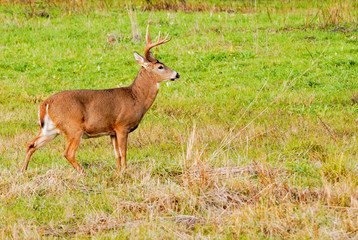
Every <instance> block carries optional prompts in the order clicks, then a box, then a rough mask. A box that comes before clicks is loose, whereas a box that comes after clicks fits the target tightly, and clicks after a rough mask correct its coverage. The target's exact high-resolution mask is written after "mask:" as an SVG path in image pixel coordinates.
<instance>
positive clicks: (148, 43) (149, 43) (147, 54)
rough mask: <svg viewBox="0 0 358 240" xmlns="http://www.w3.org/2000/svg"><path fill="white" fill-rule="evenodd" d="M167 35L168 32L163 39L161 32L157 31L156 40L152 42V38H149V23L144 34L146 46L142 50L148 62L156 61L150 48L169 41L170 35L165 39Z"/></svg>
mask: <svg viewBox="0 0 358 240" xmlns="http://www.w3.org/2000/svg"><path fill="white" fill-rule="evenodd" d="M168 36H169V33H168V35H167V36H166V37H165V38H164V39H163V34H161V33H160V32H159V36H158V42H156V43H152V40H151V39H150V35H149V25H148V27H147V33H146V35H145V42H146V46H145V50H144V55H145V57H146V58H147V60H148V61H150V62H156V61H157V59H155V58H153V57H152V55H151V54H150V49H151V48H153V47H155V46H158V45H160V44H163V43H166V42H169V41H170V40H172V37H170V38H169V39H167V38H168Z"/></svg>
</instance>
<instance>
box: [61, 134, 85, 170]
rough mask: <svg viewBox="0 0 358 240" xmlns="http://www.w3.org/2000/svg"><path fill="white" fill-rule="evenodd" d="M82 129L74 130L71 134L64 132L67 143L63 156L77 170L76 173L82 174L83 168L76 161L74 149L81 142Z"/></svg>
mask: <svg viewBox="0 0 358 240" xmlns="http://www.w3.org/2000/svg"><path fill="white" fill-rule="evenodd" d="M82 134H83V131H76V132H73V133H71V134H66V137H67V144H66V149H65V153H64V156H65V158H66V159H67V160H68V161H69V162H70V163H71V164H72V166H73V167H74V168H75V169H76V170H77V172H78V173H81V174H84V173H85V172H84V170H83V169H82V167H81V166H80V165H79V164H78V162H77V161H76V157H75V156H76V150H77V148H78V145H79V144H80V142H81V138H82Z"/></svg>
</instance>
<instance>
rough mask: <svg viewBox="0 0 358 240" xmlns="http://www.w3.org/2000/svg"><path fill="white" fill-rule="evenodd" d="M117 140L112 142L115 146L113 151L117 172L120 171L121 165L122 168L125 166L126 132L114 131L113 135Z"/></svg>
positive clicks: (124, 168)
mask: <svg viewBox="0 0 358 240" xmlns="http://www.w3.org/2000/svg"><path fill="white" fill-rule="evenodd" d="M114 139H116V140H117V141H115V140H113V138H112V142H114V143H113V145H114V147H115V152H116V154H117V169H116V170H117V172H120V171H121V169H122V167H123V170H126V168H127V161H126V157H127V156H126V155H127V139H128V132H122V131H116V135H115V137H114Z"/></svg>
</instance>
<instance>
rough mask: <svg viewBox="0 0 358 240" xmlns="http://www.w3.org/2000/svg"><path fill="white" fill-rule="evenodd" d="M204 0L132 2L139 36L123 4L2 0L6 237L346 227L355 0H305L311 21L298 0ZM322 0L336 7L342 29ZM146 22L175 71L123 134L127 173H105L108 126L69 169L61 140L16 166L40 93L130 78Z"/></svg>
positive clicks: (312, 231) (31, 131)
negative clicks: (173, 6) (341, 0)
mask: <svg viewBox="0 0 358 240" xmlns="http://www.w3.org/2000/svg"><path fill="white" fill-rule="evenodd" d="M188 4H192V5H190V6H194V5H195V2H189V3H188ZM211 4H214V3H211V2H210V3H208V4H207V5H205V8H206V9H205V11H200V12H192V11H188V12H186V11H151V12H149V11H141V9H140V8H139V7H138V8H136V15H137V20H138V26H139V28H140V32H141V34H142V40H141V41H139V42H133V41H132V40H131V37H132V33H131V22H130V18H129V15H128V12H127V11H126V10H123V9H120V8H115V7H114V8H109V7H107V8H88V9H87V8H86V11H81V10H78V9H77V11H76V9H73V10H72V11H69V10H68V9H66V8H62V9H61V8H59V7H54V6H50V7H48V8H45V10H46V11H48V12H49V14H50V16H51V17H50V18H46V17H41V16H38V15H37V14H35V15H34V16H33V17H31V16H30V15H29V13H30V12H31V9H30V8H29V6H28V5H19V4H4V5H0V22H1V23H2V24H0V36H1V37H0V237H1V238H14V239H22V238H56V237H59V238H73V237H77V238H80V239H87V238H91V237H95V238H103V239H106V238H115V237H117V238H130V239H132V238H137V239H143V238H146V239H156V238H160V239H161V238H165V239H166V238H169V239H171V238H173V239H177V238H185V239H187V238H220V239H222V238H227V239H235V238H243V239H246V238H258V239H280V238H299V239H300V238H313V239H327V238H343V237H346V238H354V237H357V229H358V225H357V207H358V190H357V174H358V171H357V164H356V159H357V157H358V144H357V129H358V125H357V121H358V120H357V119H358V105H357V101H356V100H354V94H357V89H358V80H357V79H358V34H357V29H358V26H357V22H356V20H355V21H354V20H353V21H350V19H357V16H356V15H354V9H357V5H356V4H355V2H353V1H352V2H349V1H347V2H346V4H351V5H350V6H351V8H349V10H347V8H346V7H345V6H346V5H334V4H333V3H331V5H329V4H328V3H327V4H326V5H324V3H322V2H320V1H317V2H314V4H312V5H311V8H310V9H309V21H310V24H309V26H307V23H306V19H307V16H306V14H307V3H305V2H304V3H302V2H298V3H290V4H291V5H290V8H286V9H284V8H283V7H282V5H280V4H279V2H274V3H272V4H271V5H269V8H267V9H266V8H265V5H264V4H262V3H260V4H259V5H258V7H257V9H256V10H255V9H254V6H252V5H249V4H248V3H247V2H246V3H245V4H246V5H243V6H245V9H246V10H245V11H243V12H240V11H237V9H238V8H239V7H240V2H237V5H230V4H228V5H227V6H226V7H228V8H233V9H234V10H235V11H234V12H231V11H229V12H216V11H210V9H211V8H212V7H213V5H211ZM243 4H244V3H243ZM320 4H323V6H324V7H327V8H330V9H333V7H334V6H341V7H338V10H339V11H340V14H341V17H340V18H338V20H339V21H340V22H339V24H338V25H337V24H335V23H333V22H331V23H330V22H328V20H327V21H323V20H322V16H323V15H321V14H322V13H321V12H320V11H319V8H318V7H317V6H319V5H320ZM198 5H200V4H198ZM198 5H195V6H198ZM223 6H224V7H225V5H223ZM193 8H194V7H193ZM40 9H41V8H39V9H37V10H36V11H40ZM79 9H80V8H79ZM248 10H250V11H248ZM268 11H269V12H270V15H268ZM349 11H351V12H349ZM355 12H357V11H355ZM348 13H350V14H351V15H352V16H351V17H350V18H349V17H348V16H350V15H349V14H348ZM148 19H151V21H150V30H151V33H152V35H153V36H155V35H156V34H157V33H158V32H159V31H161V32H164V33H166V32H169V33H170V35H171V36H173V39H172V41H171V42H169V43H167V44H165V45H163V46H161V47H160V48H157V49H155V50H154V54H157V57H158V59H159V60H160V61H162V62H164V63H165V64H166V65H167V66H169V67H171V68H172V69H174V70H176V71H177V72H179V73H180V75H181V79H180V80H178V81H176V82H168V83H162V84H161V86H160V91H159V94H158V97H157V99H156V100H155V103H154V105H153V106H152V107H151V109H150V110H149V111H148V113H147V114H146V115H145V117H144V119H143V120H142V122H141V124H140V126H139V127H138V129H137V130H136V131H135V132H133V133H131V134H130V136H129V146H128V147H129V149H128V171H127V172H126V173H123V174H121V175H116V174H115V173H114V169H115V164H116V162H115V159H114V153H113V149H112V146H111V143H110V140H109V138H108V137H103V138H98V139H91V140H84V141H82V143H81V145H80V148H79V150H78V151H77V159H78V161H79V163H80V164H81V165H82V166H83V167H84V169H85V171H86V172H87V176H86V177H83V176H79V175H77V174H76V172H75V171H74V169H72V167H71V165H70V164H69V163H68V162H67V160H66V159H65V158H64V157H63V156H62V152H63V150H64V146H65V140H64V139H63V137H61V136H60V137H58V138H56V139H55V140H53V141H52V142H50V143H49V144H48V145H47V146H45V147H44V148H42V149H40V150H38V151H37V152H36V153H35V154H34V156H33V158H32V159H31V161H30V164H29V169H28V171H27V172H26V173H24V174H19V173H17V168H18V166H19V165H20V164H21V163H22V161H23V158H24V153H25V146H26V143H27V142H28V141H29V140H31V139H32V138H33V137H34V136H35V135H36V134H37V131H38V126H37V125H36V121H37V109H38V105H39V103H40V102H41V101H42V100H44V99H46V98H47V97H49V96H50V95H52V94H54V93H56V92H59V91H63V90H68V89H81V88H89V89H104V88H113V87H121V86H127V85H129V84H131V82H132V81H133V80H134V78H135V76H136V74H137V72H138V70H139V66H138V65H137V64H136V62H135V61H134V57H133V51H137V52H139V53H143V51H144V46H145V45H144V44H145V43H144V39H143V38H144V37H143V35H144V33H145V29H146V26H147V23H148ZM332 21H333V20H332ZM107 34H115V35H116V37H117V40H118V41H117V42H115V43H114V44H113V45H109V44H108V42H107ZM315 60H317V61H316V62H314V61H315ZM307 69H309V70H308V71H307V72H306V73H305V74H303V75H302V76H301V74H302V73H303V72H304V71H306V70H307ZM277 97H279V98H278V99H277V102H275V103H274V104H273V105H270V104H271V103H272V102H273V101H274V100H275V99H276V98H277ZM268 106H269V108H267V107H268ZM266 108H267V109H266ZM265 109H266V110H265ZM263 111H264V112H263ZM261 113H262V115H260V116H259V114H261ZM257 116H259V117H258V118H256V117H257ZM320 119H321V120H320ZM252 120H254V121H253V122H251V121H252Z"/></svg>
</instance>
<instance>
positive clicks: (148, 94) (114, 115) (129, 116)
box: [20, 25, 180, 174]
mask: <svg viewBox="0 0 358 240" xmlns="http://www.w3.org/2000/svg"><path fill="white" fill-rule="evenodd" d="M168 36H169V34H168V35H166V37H165V38H163V34H161V33H160V32H159V36H158V41H157V42H155V43H152V40H151V38H150V34H149V25H148V27H147V31H146V46H145V50H144V57H143V56H142V55H140V54H139V53H137V52H135V51H134V58H135V61H136V62H137V63H138V64H139V65H140V66H141V68H140V70H139V72H138V74H137V77H136V78H135V80H134V81H133V83H132V84H131V85H130V86H127V87H121V88H112V89H103V90H90V89H79V90H67V91H62V92H59V93H56V94H54V95H52V96H50V97H49V98H47V99H46V100H44V101H43V102H42V103H41V104H40V105H39V110H38V122H37V124H38V125H39V127H40V131H39V133H38V135H37V136H36V137H35V138H34V139H32V140H31V141H30V142H28V144H27V146H26V153H25V159H24V162H23V164H22V166H21V168H20V170H21V172H24V171H26V170H27V167H28V164H29V161H30V158H31V156H32V155H33V153H34V152H35V151H36V150H37V149H39V148H41V147H43V146H44V145H45V144H47V143H48V142H50V141H51V140H53V139H54V138H55V137H57V136H58V135H60V134H63V135H64V136H65V137H66V139H67V142H66V147H65V151H64V157H65V158H66V159H67V160H68V161H69V162H70V163H71V164H72V166H73V167H74V168H75V170H77V172H78V173H80V174H85V171H84V170H83V168H82V167H81V166H80V165H79V163H78V162H77V160H76V157H75V155H76V150H77V148H78V146H79V144H80V142H81V139H86V138H95V137H101V136H105V135H107V136H108V135H109V136H110V138H111V141H112V144H113V147H114V152H115V155H116V160H117V167H116V171H117V172H121V171H124V170H126V168H127V162H126V154H127V140H128V134H129V133H131V132H133V131H134V130H135V129H136V128H137V127H138V125H139V123H140V122H141V120H142V118H143V116H144V114H145V113H146V112H147V111H148V110H149V108H150V107H151V106H152V104H153V102H154V100H155V98H156V96H157V94H158V90H159V83H160V82H163V81H168V80H171V81H175V80H177V79H179V77H180V75H179V73H177V72H176V71H174V70H172V69H170V68H169V67H167V66H166V65H165V64H164V63H162V62H160V61H158V60H157V59H155V58H154V57H153V54H152V53H151V51H150V50H151V49H152V48H153V47H156V46H159V45H161V44H164V43H166V42H169V41H170V40H171V39H172V37H170V38H169V39H168Z"/></svg>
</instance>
